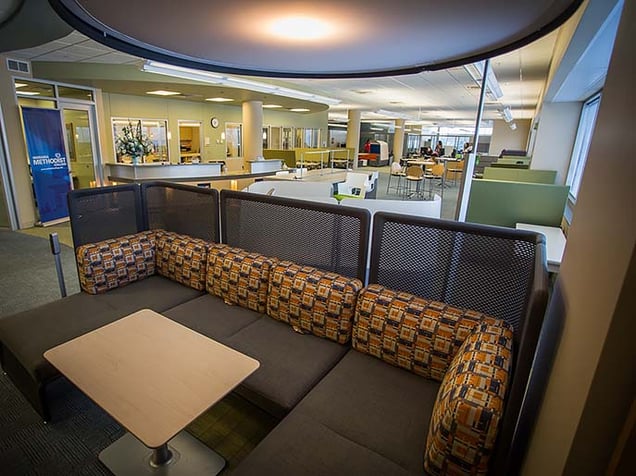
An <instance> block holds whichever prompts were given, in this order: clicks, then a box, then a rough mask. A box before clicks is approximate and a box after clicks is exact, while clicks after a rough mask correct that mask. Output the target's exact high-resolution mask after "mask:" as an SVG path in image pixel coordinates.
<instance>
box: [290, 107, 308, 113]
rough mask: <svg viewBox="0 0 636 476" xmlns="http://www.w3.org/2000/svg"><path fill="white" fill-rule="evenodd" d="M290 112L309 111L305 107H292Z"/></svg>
mask: <svg viewBox="0 0 636 476" xmlns="http://www.w3.org/2000/svg"><path fill="white" fill-rule="evenodd" d="M290 111H291V112H309V111H311V109H307V108H306V107H294V108H292V109H290Z"/></svg>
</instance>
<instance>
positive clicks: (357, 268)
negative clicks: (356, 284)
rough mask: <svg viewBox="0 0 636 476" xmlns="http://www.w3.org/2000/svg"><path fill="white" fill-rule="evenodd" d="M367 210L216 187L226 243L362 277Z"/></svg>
mask: <svg viewBox="0 0 636 476" xmlns="http://www.w3.org/2000/svg"><path fill="white" fill-rule="evenodd" d="M370 220H371V216H370V214H369V212H368V211H367V210H362V209H353V208H349V207H341V206H340V205H331V204H323V203H317V202H309V201H304V200H296V199H291V198H283V197H276V196H269V195H261V194H254V193H248V192H234V191H231V190H222V191H221V236H222V242H223V243H226V244H228V245H230V246H235V247H238V248H243V249H245V250H249V251H254V252H257V253H261V254H264V255H266V256H275V257H278V258H280V259H287V260H291V261H294V262H296V263H299V264H303V265H308V266H314V267H316V268H320V269H323V270H327V271H333V272H335V273H339V274H342V275H344V276H350V277H356V278H358V279H360V280H361V281H362V282H365V276H366V262H367V248H368V247H367V244H368V242H369V226H370Z"/></svg>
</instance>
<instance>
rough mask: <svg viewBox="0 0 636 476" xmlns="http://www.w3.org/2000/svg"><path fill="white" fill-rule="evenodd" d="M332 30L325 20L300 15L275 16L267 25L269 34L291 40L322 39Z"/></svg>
mask: <svg viewBox="0 0 636 476" xmlns="http://www.w3.org/2000/svg"><path fill="white" fill-rule="evenodd" d="M333 31H334V28H333V26H332V25H331V24H330V23H328V22H326V21H323V20H320V19H318V18H312V17H307V16H300V15H293V16H286V17H282V18H277V19H275V20H273V21H272V22H270V23H269V25H268V27H267V32H268V33H269V34H270V35H273V36H275V37H277V38H282V39H284V40H292V41H315V40H322V39H324V38H327V37H329V36H330V35H331V34H332V33H333Z"/></svg>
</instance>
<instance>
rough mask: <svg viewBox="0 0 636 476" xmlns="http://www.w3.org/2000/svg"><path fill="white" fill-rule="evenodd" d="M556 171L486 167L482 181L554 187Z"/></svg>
mask: <svg viewBox="0 0 636 476" xmlns="http://www.w3.org/2000/svg"><path fill="white" fill-rule="evenodd" d="M556 175H557V171H556V170H539V169H508V168H501V167H500V168H497V167H486V168H485V169H484V177H483V178H484V179H486V180H505V181H508V182H527V183H547V184H552V185H554V182H555V181H556Z"/></svg>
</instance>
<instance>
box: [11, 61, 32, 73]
mask: <svg viewBox="0 0 636 476" xmlns="http://www.w3.org/2000/svg"><path fill="white" fill-rule="evenodd" d="M7 68H9V71H15V72H17V73H30V72H31V65H30V64H29V63H28V62H27V61H19V60H15V59H10V58H7Z"/></svg>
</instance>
